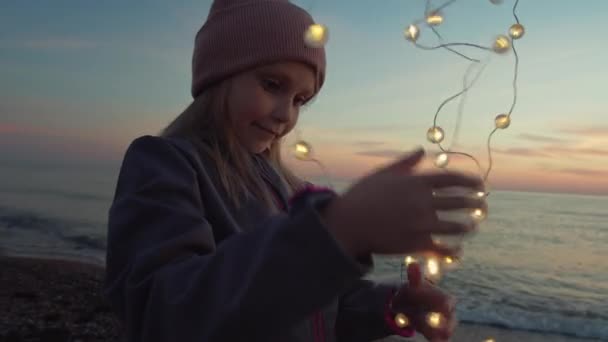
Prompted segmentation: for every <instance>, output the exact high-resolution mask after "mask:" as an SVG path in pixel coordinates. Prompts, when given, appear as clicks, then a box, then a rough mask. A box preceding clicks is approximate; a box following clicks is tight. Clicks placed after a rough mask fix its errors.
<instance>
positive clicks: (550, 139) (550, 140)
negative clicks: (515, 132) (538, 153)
mask: <svg viewBox="0 0 608 342" xmlns="http://www.w3.org/2000/svg"><path fill="white" fill-rule="evenodd" d="M519 138H521V139H523V140H528V141H534V142H546V143H558V144H559V143H571V142H572V140H567V139H562V138H554V137H548V136H544V135H538V134H528V133H522V134H520V135H519Z"/></svg>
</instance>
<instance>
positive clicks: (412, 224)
mask: <svg viewBox="0 0 608 342" xmlns="http://www.w3.org/2000/svg"><path fill="white" fill-rule="evenodd" d="M423 156H424V151H423V150H418V151H416V152H414V153H412V154H410V155H408V156H406V157H405V158H402V159H400V160H398V161H396V162H395V163H393V164H391V165H389V166H387V167H384V168H382V169H380V170H378V171H377V172H375V173H372V174H371V175H369V176H367V177H364V178H363V179H362V180H360V181H359V182H357V183H356V184H354V185H353V186H352V187H351V188H350V189H349V190H348V191H347V192H346V193H344V194H343V195H342V196H339V197H337V198H336V199H334V200H333V201H332V202H331V203H330V204H329V205H328V207H327V208H326V210H325V212H324V214H323V215H324V219H325V221H326V224H327V226H328V228H329V230H330V231H331V232H332V233H333V234H334V236H335V238H336V239H337V240H338V242H339V243H340V244H341V245H342V247H344V249H345V250H346V252H347V253H350V254H351V255H353V256H357V255H361V254H365V253H377V254H414V253H429V252H430V253H432V254H439V255H452V256H453V255H458V254H459V252H460V248H459V247H458V246H456V247H454V246H445V245H438V244H436V243H434V242H433V239H432V235H435V234H437V235H460V234H464V233H469V232H472V231H474V230H475V228H476V225H475V223H474V222H473V221H471V222H469V223H462V222H452V221H446V220H441V219H440V218H439V217H438V215H437V211H453V210H462V209H476V208H482V209H484V210H485V208H486V204H485V200H484V199H482V198H476V197H474V196H456V195H454V196H442V197H436V196H433V192H434V191H435V190H440V189H446V188H453V187H459V188H468V189H470V191H471V193H475V192H477V191H483V189H484V184H483V180H482V179H481V178H479V177H473V176H467V175H464V174H462V173H457V172H452V171H442V172H425V173H420V174H414V168H415V166H416V165H417V164H419V162H420V161H421V160H422V158H423Z"/></svg>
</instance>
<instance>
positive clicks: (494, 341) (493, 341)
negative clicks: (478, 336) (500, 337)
mask: <svg viewBox="0 0 608 342" xmlns="http://www.w3.org/2000/svg"><path fill="white" fill-rule="evenodd" d="M483 342H496V340H495V339H493V338H491V337H490V338H486V339H485V340H483Z"/></svg>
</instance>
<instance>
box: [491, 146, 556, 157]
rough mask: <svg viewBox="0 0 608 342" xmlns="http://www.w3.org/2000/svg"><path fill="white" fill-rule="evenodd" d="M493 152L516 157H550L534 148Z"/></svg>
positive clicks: (494, 150)
mask: <svg viewBox="0 0 608 342" xmlns="http://www.w3.org/2000/svg"><path fill="white" fill-rule="evenodd" d="M492 151H493V152H495V153H500V154H504V155H509V156H514V157H515V156H517V157H543V158H544V157H550V155H548V154H547V153H543V152H541V150H539V149H534V148H524V147H512V148H507V149H492Z"/></svg>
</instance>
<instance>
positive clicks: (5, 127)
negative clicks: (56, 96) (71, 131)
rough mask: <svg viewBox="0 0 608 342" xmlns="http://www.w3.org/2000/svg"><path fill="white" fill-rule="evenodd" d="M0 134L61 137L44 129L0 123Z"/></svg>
mask: <svg viewBox="0 0 608 342" xmlns="http://www.w3.org/2000/svg"><path fill="white" fill-rule="evenodd" d="M0 134H25V135H46V136H61V134H58V133H57V132H54V131H52V130H49V129H47V128H45V127H36V126H29V125H17V124H11V123H0Z"/></svg>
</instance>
